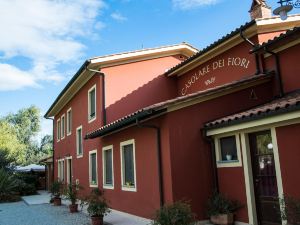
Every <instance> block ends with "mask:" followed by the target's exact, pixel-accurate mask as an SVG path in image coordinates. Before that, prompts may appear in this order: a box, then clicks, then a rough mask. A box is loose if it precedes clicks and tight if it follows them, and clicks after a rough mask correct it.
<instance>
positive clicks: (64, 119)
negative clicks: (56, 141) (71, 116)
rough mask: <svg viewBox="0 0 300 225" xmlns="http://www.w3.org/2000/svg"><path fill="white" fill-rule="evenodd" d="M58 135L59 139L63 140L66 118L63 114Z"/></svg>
mask: <svg viewBox="0 0 300 225" xmlns="http://www.w3.org/2000/svg"><path fill="white" fill-rule="evenodd" d="M60 121H61V122H60V128H61V130H60V135H61V139H65V136H66V116H65V114H63V115H62V116H61V119H60Z"/></svg>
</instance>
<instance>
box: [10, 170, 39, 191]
mask: <svg viewBox="0 0 300 225" xmlns="http://www.w3.org/2000/svg"><path fill="white" fill-rule="evenodd" d="M15 176H16V177H17V178H18V179H19V180H22V181H24V182H25V183H26V184H30V185H34V186H35V189H37V187H38V185H39V179H38V176H37V175H36V174H31V173H16V174H15Z"/></svg>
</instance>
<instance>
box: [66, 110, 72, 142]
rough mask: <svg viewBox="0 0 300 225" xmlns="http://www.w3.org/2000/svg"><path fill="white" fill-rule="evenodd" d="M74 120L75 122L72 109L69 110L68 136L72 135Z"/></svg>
mask: <svg viewBox="0 0 300 225" xmlns="http://www.w3.org/2000/svg"><path fill="white" fill-rule="evenodd" d="M69 113H70V115H71V118H69ZM72 120H73V115H72V108H69V109H68V110H67V136H69V135H71V134H72ZM69 128H70V129H69Z"/></svg>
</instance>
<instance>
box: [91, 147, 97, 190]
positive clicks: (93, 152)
mask: <svg viewBox="0 0 300 225" xmlns="http://www.w3.org/2000/svg"><path fill="white" fill-rule="evenodd" d="M92 154H96V184H92V164H91V155H92ZM89 184H90V187H98V159H97V149H95V150H92V151H89Z"/></svg>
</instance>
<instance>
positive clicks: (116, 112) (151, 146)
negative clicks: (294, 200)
mask: <svg viewBox="0 0 300 225" xmlns="http://www.w3.org/2000/svg"><path fill="white" fill-rule="evenodd" d="M251 9H252V11H251V15H252V17H253V19H254V20H252V21H251V22H249V23H247V24H245V25H243V26H241V27H240V28H238V29H236V30H234V31H232V32H231V33H229V34H227V35H225V36H224V37H223V38H222V39H220V40H217V41H216V42H214V43H213V44H212V45H210V46H208V47H207V48H205V49H202V50H200V51H197V50H196V49H195V48H193V47H192V46H190V45H188V44H185V43H183V44H180V45H174V46H166V47H161V48H155V49H145V50H140V51H136V52H128V53H121V54H116V55H109V56H103V57H97V58H93V59H90V60H87V61H86V62H85V63H84V64H83V65H82V66H81V68H80V69H79V71H78V72H77V74H76V75H75V76H74V77H73V78H72V80H71V81H70V82H69V83H68V84H67V86H66V87H65V88H64V90H63V91H62V92H61V93H60V95H59V96H58V97H57V99H56V100H55V102H54V103H53V104H52V106H51V107H50V109H49V110H48V112H47V113H46V115H45V116H46V117H54V121H55V122H54V124H55V126H54V133H55V137H54V138H55V139H54V140H55V143H54V174H55V178H59V179H61V180H64V181H66V182H71V181H76V182H79V183H80V184H81V185H82V186H84V191H85V192H89V189H90V188H92V187H98V188H101V189H104V190H105V195H106V197H107V199H108V200H109V202H110V205H111V207H112V208H113V209H115V210H119V211H123V212H126V213H130V214H134V215H137V216H141V217H146V218H151V217H152V216H153V214H154V211H155V210H156V209H158V208H159V207H160V206H161V205H163V204H165V203H172V202H175V201H178V200H182V199H188V200H190V203H191V206H192V209H193V211H194V212H195V213H196V214H197V218H198V220H199V221H200V224H201V223H202V222H205V221H206V220H207V216H206V203H207V199H208V198H209V196H210V195H211V193H212V191H213V190H214V189H215V188H217V189H219V191H220V192H221V193H224V194H226V195H227V196H229V197H231V198H233V199H237V200H239V201H240V202H241V203H242V204H243V205H244V206H245V207H243V208H242V209H241V210H239V211H238V213H237V217H236V220H237V221H238V222H239V223H240V224H281V223H282V221H281V220H280V218H278V217H276V216H274V215H275V213H274V210H276V208H278V207H279V203H278V197H281V196H282V195H283V194H287V195H292V196H295V197H300V192H299V184H300V174H299V173H297V171H299V169H300V164H299V163H298V162H299V161H300V154H299V147H298V146H299V145H300V143H299V138H298V137H299V134H300V76H299V73H300V68H299V66H298V65H297V62H299V52H300V39H299V36H300V28H298V26H299V25H300V15H293V16H290V17H289V18H288V19H287V20H286V21H281V20H280V18H278V17H268V18H257V17H259V16H266V15H270V11H268V10H270V9H269V8H268V7H267V6H266V5H265V3H264V1H253V5H252V7H251ZM268 13H269V14H268ZM255 18H256V19H255ZM270 215H271V216H270Z"/></svg>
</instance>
